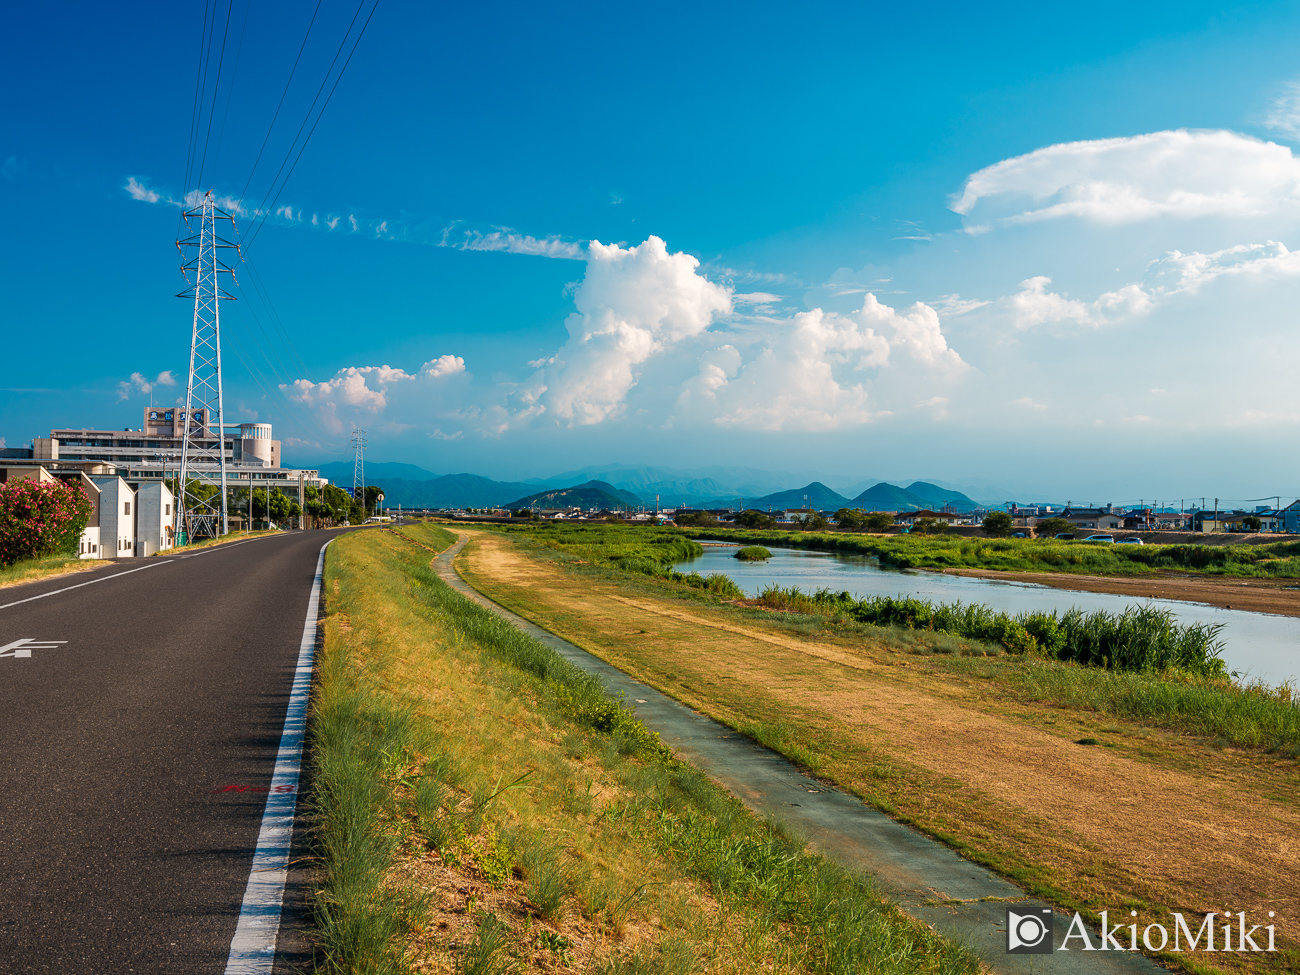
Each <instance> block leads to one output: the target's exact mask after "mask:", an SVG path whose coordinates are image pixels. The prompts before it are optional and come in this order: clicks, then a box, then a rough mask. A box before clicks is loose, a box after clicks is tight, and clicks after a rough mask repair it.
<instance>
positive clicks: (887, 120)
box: [0, 0, 1300, 501]
mask: <svg viewBox="0 0 1300 975" xmlns="http://www.w3.org/2000/svg"><path fill="white" fill-rule="evenodd" d="M469 6H471V5H451V4H444V5H438V6H434V5H428V4H402V3H398V2H393V0H382V2H381V3H380V6H379V7H378V9H377V12H376V13H375V15H374V17H373V19H372V20H371V21H370V23H369V26H368V28H367V31H366V34H365V36H364V38H363V39H362V41H361V43H360V45H359V47H358V48H357V53H356V55H355V57H354V58H353V60H352V62H351V64H350V65H349V67H348V71H347V74H346V75H345V76H344V78H343V80H342V82H341V84H340V85H339V86H338V88H337V90H336V92H335V94H334V95H333V98H332V100H331V102H330V104H329V107H328V110H327V111H326V113H325V115H324V117H323V119H322V120H321V122H320V124H319V126H318V128H317V129H316V130H315V133H314V135H313V137H312V140H311V143H310V144H309V145H308V147H307V149H306V151H305V152H304V154H303V155H302V158H301V162H300V163H299V164H298V165H297V167H296V169H295V170H294V172H293V175H292V178H291V179H290V180H289V182H288V184H287V186H286V188H285V189H284V190H283V192H282V193H281V194H280V196H279V197H278V199H277V200H276V209H277V210H278V211H279V212H278V213H276V214H273V215H271V216H269V217H268V218H267V220H266V222H265V225H264V226H263V228H262V230H261V231H260V232H259V234H258V236H257V238H256V241H255V243H253V244H252V245H251V247H249V249H248V259H249V264H250V265H251V266H247V267H243V268H241V270H240V273H239V277H240V280H241V282H242V283H243V286H244V292H245V293H246V298H245V299H244V300H241V301H238V302H230V303H226V304H225V305H224V306H223V325H224V335H225V340H226V348H227V355H226V365H227V369H226V390H227V403H228V412H229V414H230V416H229V418H230V419H231V420H236V419H245V418H247V419H252V418H254V417H256V418H258V419H261V420H269V421H270V422H272V423H273V424H275V429H276V433H277V436H279V437H281V438H283V439H284V440H285V444H286V445H285V456H286V458H287V459H288V460H289V461H290V462H293V461H299V462H320V461H325V460H329V459H335V458H338V457H340V456H343V455H344V454H345V453H346V450H347V447H346V444H347V440H348V436H349V432H350V431H351V429H352V427H353V426H354V425H358V424H359V425H360V426H363V427H364V428H366V429H367V431H368V432H369V437H370V441H371V451H370V456H371V457H372V458H373V459H375V460H400V461H408V462H412V463H418V464H420V465H422V466H424V467H426V468H429V469H431V470H434V471H437V472H439V473H445V472H453V471H462V470H468V471H474V472H477V473H482V474H487V475H490V476H494V477H501V478H511V479H517V478H523V477H530V476H546V475H548V474H552V473H555V472H557V471H560V470H563V469H568V468H575V467H579V466H582V465H585V464H596V463H612V462H623V463H650V464H662V465H671V466H677V467H693V466H701V465H705V464H718V463H723V464H734V465H746V466H753V467H764V468H769V469H807V470H817V471H825V472H827V473H828V474H844V475H860V476H862V477H864V478H865V477H881V478H889V479H894V478H911V477H932V478H942V479H947V480H951V481H962V480H972V479H983V480H988V481H994V482H997V483H999V484H1003V485H1006V486H1008V487H1011V488H1013V489H1015V490H1017V491H1018V492H1020V491H1023V492H1024V493H1026V494H1033V493H1041V494H1051V495H1060V496H1066V495H1068V496H1073V497H1081V496H1093V495H1096V496H1097V497H1107V498H1111V499H1113V500H1116V501H1122V500H1129V499H1130V496H1131V498H1132V499H1133V500H1136V499H1137V498H1138V497H1146V498H1150V497H1153V496H1155V497H1162V496H1165V495H1168V496H1170V497H1175V496H1179V495H1189V496H1190V495H1203V494H1205V495H1209V496H1213V495H1216V494H1217V495H1220V496H1225V497H1227V496H1237V497H1242V498H1244V497H1254V496H1262V495H1265V494H1270V493H1271V494H1276V493H1278V492H1281V493H1283V494H1287V493H1291V494H1292V495H1293V496H1294V493H1295V492H1296V491H1297V490H1300V458H1297V455H1296V452H1295V451H1293V450H1290V449H1289V445H1290V444H1291V443H1292V442H1293V441H1294V439H1295V437H1296V434H1297V433H1298V432H1300V407H1298V406H1297V404H1296V396H1295V393H1294V385H1295V382H1294V379H1293V373H1294V369H1293V363H1295V362H1296V361H1298V356H1297V353H1298V352H1300V337H1297V329H1296V327H1295V322H1296V312H1295V309H1296V307H1297V298H1300V294H1298V290H1300V289H1298V288H1297V281H1298V279H1300V257H1297V256H1295V255H1294V254H1292V252H1291V249H1292V248H1296V249H1300V160H1297V158H1296V156H1295V150H1296V147H1297V145H1298V140H1300V58H1298V57H1297V56H1296V54H1295V52H1296V51H1297V50H1300V45H1297V41H1298V40H1300V36H1298V35H1300V11H1298V10H1297V9H1296V8H1295V7H1294V6H1293V5H1285V4H1264V3H1255V4H1250V5H1243V6H1240V7H1224V6H1222V5H1205V4H1195V3H1179V4H1143V5H1135V4H1124V5H1110V6H1106V5H1098V4H1088V5H1077V6H1075V7H1073V8H1056V9H1044V8H1042V6H1041V5H999V7H998V8H997V10H996V11H994V12H989V11H983V10H981V11H973V10H972V8H970V7H969V5H958V4H952V5H938V6H934V5H930V6H926V7H924V8H917V9H916V10H910V9H899V8H900V7H905V6H906V5H896V4H888V5H886V4H879V5H848V4H845V5H799V6H798V7H795V6H792V5H781V6H776V5H770V6H764V5H754V4H745V5H739V4H737V5H681V6H675V7H673V6H664V7H658V8H653V9H651V8H638V9H636V10H630V9H629V10H611V9H610V8H609V6H608V5H588V6H581V5H567V6H566V7H565V8H564V9H563V10H560V11H557V10H554V9H546V8H540V7H537V6H535V5H504V6H493V7H490V8H486V7H485V8H483V9H482V10H476V9H468V10H467V9H465V8H466V7H469ZM227 9H228V8H227V5H225V4H218V11H217V24H218V40H220V35H221V33H222V32H223V28H224V26H225V19H226V10H227ZM229 9H230V10H231V18H230V21H231V26H230V29H229V33H228V35H226V36H227V44H226V55H225V61H224V62H223V70H222V75H221V78H222V82H221V87H220V88H218V89H217V97H216V103H215V104H216V112H215V116H214V119H213V124H212V127H211V132H210V135H209V134H208V133H207V132H206V130H205V132H204V133H203V134H202V136H201V137H200V145H201V149H200V154H202V147H204V146H205V147H206V159H205V161H204V167H203V168H204V173H203V183H202V187H203V189H212V190H214V192H215V193H216V194H217V195H218V196H220V197H222V198H224V199H227V200H229V201H230V206H231V208H232V210H233V211H234V212H235V214H236V217H237V220H238V222H239V225H240V227H241V229H242V230H243V231H244V233H245V235H246V236H247V234H248V233H249V231H250V229H251V227H252V226H253V224H254V221H255V220H256V219H257V213H258V211H259V208H263V207H265V206H266V204H267V203H269V200H268V199H266V197H265V194H266V193H267V190H268V187H269V185H270V182H271V177H272V176H273V174H274V172H275V170H276V168H277V167H278V166H279V165H280V163H281V161H282V160H283V159H284V158H285V154H286V151H287V148H288V143H289V140H290V138H291V137H292V136H293V134H294V132H295V131H296V130H297V128H298V125H299V123H300V122H301V121H302V120H303V118H304V116H305V113H306V108H307V105H308V103H309V102H310V101H311V100H312V97H313V96H314V95H315V93H316V91H317V88H318V86H319V85H320V83H321V80H322V78H323V77H324V76H325V70H326V67H327V66H328V64H329V62H330V59H331V58H332V57H333V56H334V52H335V50H336V49H337V46H338V44H339V42H340V40H341V38H342V36H343V33H344V30H345V28H346V27H347V25H348V23H349V21H350V20H351V18H352V17H353V14H354V12H355V11H356V10H357V7H356V6H355V5H352V4H350V3H347V4H345V3H339V2H335V0H322V2H321V5H320V9H319V14H318V15H317V19H316V22H315V24H314V25H313V28H312V34H311V36H310V37H308V39H307V44H306V46H305V48H304V49H303V51H304V53H303V57H302V61H301V62H300V64H299V66H298V68H297V72H296V74H295V77H294V81H293V84H292V85H290V86H289V89H288V93H287V95H286V97H285V102H284V107H283V109H282V111H281V117H280V119H279V121H278V122H277V125H276V127H275V128H273V129H272V130H271V136H270V138H269V140H268V144H267V150H266V153H265V154H264V157H263V161H262V162H261V163H259V165H258V167H257V169H256V170H255V171H254V170H253V161H254V159H255V157H256V156H257V153H258V147H259V146H260V145H261V143H262V140H263V138H264V136H266V133H267V130H268V125H269V123H270V121H271V117H272V114H273V113H274V112H275V109H276V104H277V101H278V100H279V98H280V96H281V93H282V92H283V91H284V90H285V81H286V78H287V77H288V75H289V71H290V69H291V67H292V66H293V63H294V58H295V55H296V54H297V52H298V50H299V47H300V45H302V43H303V36H304V32H305V31H306V29H307V24H308V21H309V20H310V19H311V16H312V12H313V9H314V4H312V3H305V4H285V5H275V7H274V9H259V5H246V4H245V3H244V2H243V0H234V2H233V3H231V4H230V5H229ZM369 9H370V6H369V0H367V3H366V4H364V5H363V8H362V14H361V20H364V19H365V18H366V16H367V15H368V13H369ZM203 17H204V10H203V7H202V5H198V4H189V5H182V6H177V5H175V4H171V5H164V4H152V5H151V4H138V5H134V6H132V7H131V8H129V9H127V8H111V7H105V6H104V5H99V4H65V5H61V6H59V7H57V8H56V7H54V6H52V5H35V6H34V7H30V8H29V9H25V10H21V11H17V12H15V13H11V14H10V15H9V18H8V20H7V27H6V31H5V32H4V35H3V37H0V81H2V83H3V85H4V90H5V92H6V98H5V103H4V108H3V110H2V113H0V206H2V207H3V210H2V212H3V213H4V226H5V229H6V232H5V234H4V235H3V237H0V248H3V254H2V255H0V257H2V258H3V260H0V268H3V271H0V274H3V284H4V292H5V299H6V300H5V304H4V312H3V316H4V319H3V320H4V322H5V326H6V327H5V329H4V332H5V335H6V346H7V351H8V352H9V354H8V355H6V356H5V358H4V360H3V375H2V376H0V387H3V389H0V436H3V437H4V438H5V440H6V442H7V443H8V444H9V445H10V446H14V445H18V444H21V443H25V442H27V441H29V440H30V439H31V438H32V437H33V436H41V435H45V434H46V433H47V431H48V430H49V429H50V428H51V427H56V426H66V425H75V426H83V425H84V426H110V427H114V426H116V427H121V426H127V425H138V422H139V415H140V413H139V410H140V408H141V407H142V406H143V405H147V403H148V401H149V395H150V393H151V392H152V395H153V396H154V398H155V400H156V401H159V402H170V401H173V400H175V398H176V397H177V396H180V395H183V393H184V389H183V383H184V369H185V362H186V355H187V353H188V348H187V339H188V329H189V319H190V309H189V308H187V307H186V303H185V302H184V301H181V300H178V299H176V298H175V297H173V295H174V294H175V293H176V292H177V291H179V290H180V289H181V287H182V286H183V284H184V282H183V281H182V279H181V277H180V274H179V271H178V269H177V257H176V251H175V247H174V243H173V242H174V240H175V236H176V227H177V214H178V209H179V208H178V207H177V206H175V205H174V204H173V203H172V202H169V201H174V200H178V199H182V198H184V196H185V194H186V193H187V192H189V191H192V190H194V189H195V186H193V185H190V186H187V185H185V174H186V159H187V147H188V142H189V138H190V132H191V116H192V109H193V101H194V91H195V72H196V67H197V64H198V48H199V42H200V38H201V36H202V31H203ZM353 36H354V37H355V33H354V34H353ZM213 81H214V77H213V76H212V75H210V76H209V79H208V85H207V87H206V89H205V90H206V92H207V93H208V95H209V97H210V95H211V92H212V89H213ZM250 172H251V180H250ZM196 178H197V177H195V179H196ZM192 181H193V180H192ZM246 183H247V184H248V190H247V192H245V191H244V187H245V184H246ZM286 207H287V208H288V209H287V210H286V209H285V208H286ZM313 218H314V224H313ZM331 221H333V222H334V226H333V229H330V227H329V224H330V222H331ZM254 276H256V279H257V280H258V282H259V283H260V284H261V285H262V286H264V289H265V292H266V294H267V296H268V297H269V305H268V304H266V303H264V302H263V300H262V299H261V297H260V296H259V294H258V290H259V289H258V288H255V287H254V286H253V278H254ZM160 374H164V381H163V382H162V383H158V382H157V379H158V377H159V376H160ZM168 375H170V377H174V379H175V381H176V383H177V384H176V385H167V384H166V379H167V377H168ZM133 377H136V378H134V379H133ZM151 383H152V384H153V389H152V390H150V389H149V386H150V384H151Z"/></svg>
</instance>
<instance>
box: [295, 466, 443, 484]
mask: <svg viewBox="0 0 1300 975" xmlns="http://www.w3.org/2000/svg"><path fill="white" fill-rule="evenodd" d="M316 470H319V471H320V473H321V477H328V478H329V479H330V483H331V484H337V485H338V486H339V487H346V488H350V487H352V461H350V460H334V461H330V462H329V463H328V464H321V465H320V467H318V468H316ZM390 477H400V478H402V479H403V480H407V481H432V480H435V479H436V478H437V477H438V475H437V474H435V473H433V471H426V470H425V469H424V468H423V467H417V466H415V465H414V464H393V463H388V462H381V461H374V462H370V461H367V462H366V483H368V484H378V483H379V482H380V480H382V479H385V478H390Z"/></svg>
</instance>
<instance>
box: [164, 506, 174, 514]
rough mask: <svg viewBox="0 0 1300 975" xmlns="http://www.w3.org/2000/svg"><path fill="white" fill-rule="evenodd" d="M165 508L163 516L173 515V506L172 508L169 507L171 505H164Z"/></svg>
mask: <svg viewBox="0 0 1300 975" xmlns="http://www.w3.org/2000/svg"><path fill="white" fill-rule="evenodd" d="M163 508H164V509H165V510H164V511H163V514H165V515H169V514H171V513H172V506H171V505H169V504H165V505H163Z"/></svg>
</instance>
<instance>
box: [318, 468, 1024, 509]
mask: <svg viewBox="0 0 1300 975" xmlns="http://www.w3.org/2000/svg"><path fill="white" fill-rule="evenodd" d="M317 469H318V470H320V472H321V474H322V475H323V476H325V477H328V478H329V479H330V480H331V481H332V482H334V483H336V484H338V485H340V486H343V487H349V486H351V484H352V473H353V470H352V463H351V462H350V461H334V462H330V463H325V464H321V465H319V467H318V468H317ZM365 474H366V481H367V482H368V483H370V484H377V485H379V486H380V487H382V488H383V489H384V495H385V504H386V505H390V506H396V505H398V504H400V505H402V506H403V507H416V508H424V507H430V508H442V507H471V508H481V507H498V506H505V505H510V504H519V506H520V507H528V506H529V505H531V503H532V502H533V501H534V500H538V503H544V502H542V501H540V500H539V499H540V498H542V497H543V496H548V495H549V496H554V498H553V500H552V501H551V502H545V504H546V506H551V505H552V504H554V505H555V506H559V505H560V502H559V501H558V497H559V496H558V495H555V492H556V491H560V490H565V489H571V488H581V489H583V490H584V491H586V492H587V495H586V496H587V497H589V498H590V499H591V500H590V501H589V502H579V501H564V502H563V503H564V504H578V505H580V506H581V507H591V506H593V505H594V506H599V507H617V506H629V505H630V506H634V507H635V506H642V505H645V506H652V505H653V504H654V503H655V500H656V498H658V501H659V504H660V505H661V506H663V507H666V508H675V507H682V506H688V507H697V508H717V507H738V506H740V505H741V504H743V505H744V506H745V507H747V508H758V509H760V510H766V509H767V508H768V507H771V508H772V509H774V510H775V509H778V508H799V507H803V505H804V496H805V495H807V496H808V503H809V504H811V505H812V506H813V507H814V508H818V509H823V510H826V509H828V510H831V511H834V510H835V509H837V508H843V507H851V508H864V509H868V510H877V511H898V510H908V509H918V508H938V507H942V506H943V505H945V504H949V505H951V506H953V507H954V508H956V509H958V510H969V509H971V508H975V507H979V506H986V505H999V504H1002V503H1004V502H1005V501H1007V500H1011V499H1012V497H1013V496H1012V495H1011V494H1010V493H1008V492H1006V491H1003V490H1001V489H999V488H997V487H990V486H988V485H983V486H981V485H962V484H954V483H950V482H945V481H934V480H931V481H913V482H911V483H909V484H907V486H906V487H903V486H901V485H900V484H897V483H892V482H888V481H881V480H875V479H862V478H860V477H849V476H843V475H840V476H834V475H832V476H827V475H824V474H822V475H819V474H816V473H815V472H808V471H802V472H799V471H766V470H760V469H758V468H752V467H725V466H711V467H701V468H694V469H690V470H679V469H676V468H670V467H656V466H649V465H639V466H638V465H631V464H606V465H596V466H591V467H584V468H581V469H580V470H572V471H565V472H563V473H560V474H556V475H555V476H553V477H548V478H529V479H526V480H523V481H496V480H493V479H491V478H487V477H482V476H480V475H477V474H468V473H461V474H444V475H441V476H439V475H437V474H435V473H434V472H432V471H429V470H426V469H425V468H422V467H418V466H416V465H414V464H401V463H382V462H371V463H367V464H366V467H365ZM791 484H804V486H803V487H798V488H792V487H790V485H791ZM593 492H594V493H593ZM601 492H603V493H604V495H607V496H608V497H602V496H600V493H601ZM574 497H576V495H575V496H574Z"/></svg>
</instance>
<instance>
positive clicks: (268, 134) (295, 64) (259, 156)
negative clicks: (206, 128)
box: [239, 0, 321, 200]
mask: <svg viewBox="0 0 1300 975" xmlns="http://www.w3.org/2000/svg"><path fill="white" fill-rule="evenodd" d="M250 2H251V0H250ZM320 5H321V0H316V9H315V10H314V11H313V12H312V15H311V22H310V23H309V24H308V25H307V33H306V34H304V35H303V37H302V45H301V46H300V47H299V48H298V56H297V57H296V58H294V59H293V70H291V71H290V72H289V80H288V81H286V82H285V83H284V91H282V92H281V93H280V102H279V104H277V105H276V106H275V114H274V115H273V116H271V124H270V125H269V126H267V128H266V136H265V137H264V138H263V139H262V147H261V148H260V149H258V150H257V158H256V159H254V160H253V168H252V169H251V170H249V173H248V179H246V180H245V181H244V188H243V189H242V190H240V191H239V198H240V199H241V200H242V199H243V198H244V197H245V196H246V195H247V194H248V187H249V184H251V183H252V182H253V174H254V173H256V172H257V164H258V163H260V162H261V161H262V153H263V152H265V151H266V143H267V142H268V141H269V140H270V138H271V132H272V130H273V129H274V128H275V122H276V119H278V118H279V117H280V109H281V108H283V107H284V99H285V96H286V95H288V94H289V86H290V85H291V84H293V76H294V75H295V74H296V73H297V71H298V62H299V61H301V60H302V52H303V51H304V50H306V49H307V38H309V37H311V29H312V27H313V26H314V25H315V23H316V15H317V14H318V13H320Z"/></svg>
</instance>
